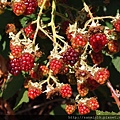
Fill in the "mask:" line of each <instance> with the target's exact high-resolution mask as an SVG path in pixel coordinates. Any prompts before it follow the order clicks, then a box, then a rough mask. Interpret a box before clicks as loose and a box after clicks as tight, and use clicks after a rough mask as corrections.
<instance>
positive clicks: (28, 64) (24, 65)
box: [20, 53, 34, 72]
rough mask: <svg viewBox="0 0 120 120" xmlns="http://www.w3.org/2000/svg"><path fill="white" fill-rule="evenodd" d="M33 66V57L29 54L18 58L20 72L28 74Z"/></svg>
mask: <svg viewBox="0 0 120 120" xmlns="http://www.w3.org/2000/svg"><path fill="white" fill-rule="evenodd" d="M33 66H34V57H33V55H32V54H30V53H24V54H22V55H21V57H20V67H21V70H23V71H25V72H28V71H29V70H31V69H32V68H33Z"/></svg>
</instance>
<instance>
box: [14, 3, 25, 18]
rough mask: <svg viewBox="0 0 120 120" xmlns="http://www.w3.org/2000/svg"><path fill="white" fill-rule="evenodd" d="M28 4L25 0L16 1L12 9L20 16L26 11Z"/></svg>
mask: <svg viewBox="0 0 120 120" xmlns="http://www.w3.org/2000/svg"><path fill="white" fill-rule="evenodd" d="M25 9H26V5H25V4H24V2H23V1H21V2H14V3H13V5H12V10H13V12H14V13H15V15H17V16H20V15H22V14H23V13H24V12H25Z"/></svg>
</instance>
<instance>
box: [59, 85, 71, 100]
mask: <svg viewBox="0 0 120 120" xmlns="http://www.w3.org/2000/svg"><path fill="white" fill-rule="evenodd" d="M60 94H61V96H62V97H63V98H70V97H71V96H72V88H71V86H70V85H69V84H64V85H62V86H61V89H60Z"/></svg>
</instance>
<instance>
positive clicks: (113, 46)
mask: <svg viewBox="0 0 120 120" xmlns="http://www.w3.org/2000/svg"><path fill="white" fill-rule="evenodd" d="M108 50H109V53H118V52H119V50H120V46H119V42H118V41H117V40H110V41H109V42H108Z"/></svg>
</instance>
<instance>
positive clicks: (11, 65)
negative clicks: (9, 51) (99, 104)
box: [8, 58, 21, 76]
mask: <svg viewBox="0 0 120 120" xmlns="http://www.w3.org/2000/svg"><path fill="white" fill-rule="evenodd" d="M8 71H9V72H10V73H11V74H12V75H14V76H17V75H18V74H20V72H21V69H20V60H19V58H14V59H12V60H10V61H9V62H8Z"/></svg>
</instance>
